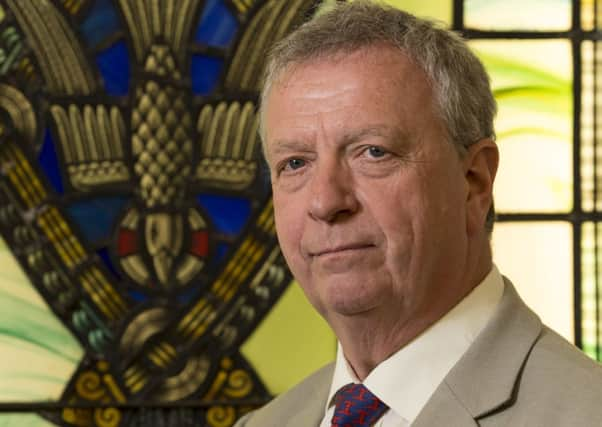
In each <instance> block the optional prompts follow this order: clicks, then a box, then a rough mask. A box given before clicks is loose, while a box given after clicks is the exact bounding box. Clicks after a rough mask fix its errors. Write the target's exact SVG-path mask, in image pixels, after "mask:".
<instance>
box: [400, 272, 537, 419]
mask: <svg viewBox="0 0 602 427" xmlns="http://www.w3.org/2000/svg"><path fill="white" fill-rule="evenodd" d="M541 330H542V325H541V321H540V320H539V318H538V317H537V315H536V314H535V313H533V312H532V311H531V310H530V309H529V308H528V307H527V306H526V305H525V304H524V303H523V302H522V300H521V299H520V297H519V296H518V294H517V293H516V290H515V289H514V287H513V286H512V284H511V283H510V281H508V280H507V279H505V288H504V294H503V296H502V300H501V301H500V305H499V307H498V309H497V310H496V312H495V313H494V315H493V318H492V319H491V321H490V322H489V323H488V324H487V326H486V327H485V329H484V330H483V331H482V332H481V333H480V334H479V336H478V337H477V339H476V340H475V342H474V343H473V344H472V345H471V346H470V348H469V349H468V351H467V352H466V354H464V356H462V358H461V359H460V361H458V363H457V364H456V365H455V366H454V367H453V368H452V370H451V371H450V373H449V374H448V375H447V377H446V378H445V379H444V381H443V382H442V383H441V385H440V386H439V387H438V388H437V390H436V391H435V393H434V394H433V396H432V397H431V399H430V400H429V402H428V403H427V404H426V405H425V407H424V408H423V410H422V412H421V413H420V414H419V415H418V417H417V419H416V420H415V422H414V423H413V424H412V426H413V427H427V426H434V425H446V426H450V427H456V426H457V427H469V426H476V425H477V423H476V422H475V420H478V419H479V418H484V417H487V416H488V415H491V414H494V413H496V412H498V411H500V410H503V409H504V408H506V407H507V406H510V405H512V403H513V396H514V395H515V389H516V387H517V384H518V380H519V379H520V374H521V371H522V367H523V365H524V363H525V361H526V359H527V357H528V355H529V353H530V351H531V348H532V347H533V344H534V343H535V341H536V340H537V337H538V336H539V334H540V333H541Z"/></svg>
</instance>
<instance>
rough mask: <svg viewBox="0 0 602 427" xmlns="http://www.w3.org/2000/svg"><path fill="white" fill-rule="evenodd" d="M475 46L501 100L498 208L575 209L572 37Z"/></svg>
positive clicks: (496, 94) (557, 210) (561, 210)
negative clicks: (566, 39) (573, 206)
mask: <svg viewBox="0 0 602 427" xmlns="http://www.w3.org/2000/svg"><path fill="white" fill-rule="evenodd" d="M471 47H472V48H473V49H474V50H475V52H476V53H477V55H478V56H479V57H480V58H481V59H482V61H483V63H484V64H485V66H486V68H487V71H488V72H489V74H490V76H491V79H492V86H493V91H494V95H495V97H496V100H497V102H498V109H499V112H498V115H497V118H496V121H495V127H496V133H497V140H498V145H499V149H500V167H499V170H498V175H497V178H496V184H495V190H494V195H495V202H496V210H497V211H498V212H526V211H535V212H568V211H570V210H571V208H572V204H573V200H572V185H573V169H572V150H573V147H572V126H573V108H572V71H571V51H570V44H569V42H568V41H565V40H551V41H550V40H545V41H543V40H536V41H509V40H501V41H473V42H471ZM550 58H554V60H553V61H550Z"/></svg>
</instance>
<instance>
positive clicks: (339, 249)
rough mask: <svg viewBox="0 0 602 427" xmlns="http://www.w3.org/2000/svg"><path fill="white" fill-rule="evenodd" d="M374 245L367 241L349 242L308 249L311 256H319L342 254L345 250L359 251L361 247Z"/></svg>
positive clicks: (366, 247) (367, 247)
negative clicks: (314, 249) (312, 249)
mask: <svg viewBox="0 0 602 427" xmlns="http://www.w3.org/2000/svg"><path fill="white" fill-rule="evenodd" d="M373 247H374V245H372V244H369V243H351V244H342V245H336V246H333V247H328V248H322V249H318V250H316V251H310V252H309V254H310V255H311V256H312V257H321V256H327V255H335V254H344V253H346V252H349V253H351V252H354V251H360V250H363V249H369V248H373Z"/></svg>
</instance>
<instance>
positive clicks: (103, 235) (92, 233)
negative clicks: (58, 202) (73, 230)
mask: <svg viewBox="0 0 602 427" xmlns="http://www.w3.org/2000/svg"><path fill="white" fill-rule="evenodd" d="M128 199H129V198H128V197H125V196H115V197H97V198H95V199H92V200H86V201H79V202H74V203H71V204H69V205H68V206H67V212H68V213H69V215H70V217H71V219H73V221H75V222H76V224H77V225H78V226H79V229H80V230H81V232H82V233H83V234H84V237H85V238H86V239H87V240H88V242H90V243H92V244H94V242H98V241H100V240H102V239H108V238H110V237H111V233H112V231H113V226H114V224H115V221H116V220H117V217H118V216H119V215H120V214H121V213H123V209H124V206H125V204H126V203H127V202H128Z"/></svg>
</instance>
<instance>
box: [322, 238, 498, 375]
mask: <svg viewBox="0 0 602 427" xmlns="http://www.w3.org/2000/svg"><path fill="white" fill-rule="evenodd" d="M477 257H478V258H476V262H473V263H472V265H471V266H468V265H467V268H465V269H464V270H463V272H462V274H461V275H460V276H458V279H457V280H456V281H453V283H455V284H454V285H452V284H451V282H452V281H450V286H447V287H446V288H445V289H444V290H443V291H442V292H445V290H447V291H448V292H447V294H446V295H438V296H437V298H436V299H433V300H429V301H428V304H425V305H424V306H423V307H420V308H419V309H418V310H412V308H413V307H411V308H409V309H408V310H406V309H405V308H404V307H400V306H398V307H392V309H390V310H389V311H390V313H387V312H383V311H378V310H373V311H370V312H365V313H360V314H356V315H353V316H337V317H333V318H330V319H328V321H329V323H330V324H331V327H332V328H333V330H334V331H335V334H336V335H337V337H338V339H339V341H340V343H341V346H342V348H343V352H344V354H345V358H346V359H347V361H348V363H349V364H350V366H351V367H352V369H353V370H354V372H355V374H356V376H357V378H358V379H359V380H360V381H363V380H364V379H365V378H366V377H367V376H368V374H369V373H370V372H371V371H372V370H373V369H374V368H375V367H376V366H378V365H379V364H380V363H381V362H383V361H385V360H386V359H388V358H389V357H390V356H392V355H393V354H394V353H396V352H397V351H399V350H400V349H402V348H403V347H405V346H406V345H407V344H408V343H410V342H411V341H412V340H413V339H414V338H416V337H417V336H419V335H420V334H422V333H423V332H424V331H425V330H427V329H428V328H429V327H430V326H431V325H433V324H434V323H436V322H437V321H438V320H439V319H441V318H442V317H443V316H445V314H447V313H448V312H449V311H450V310H451V309H452V308H453V307H455V306H456V305H457V304H458V303H459V302H460V301H461V300H462V299H463V298H465V297H466V296H467V295H468V294H469V293H470V292H471V291H472V290H473V289H474V288H475V287H476V286H477V285H478V284H479V283H480V282H481V281H482V280H483V279H484V278H485V277H486V276H487V274H488V273H489V271H490V270H491V267H492V263H491V252H490V249H489V245H488V244H487V250H485V251H483V252H481V253H480V254H479V255H477ZM469 259H471V258H469ZM446 282H447V280H446Z"/></svg>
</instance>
